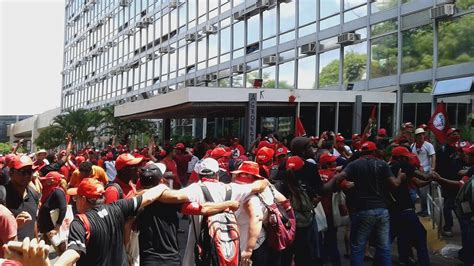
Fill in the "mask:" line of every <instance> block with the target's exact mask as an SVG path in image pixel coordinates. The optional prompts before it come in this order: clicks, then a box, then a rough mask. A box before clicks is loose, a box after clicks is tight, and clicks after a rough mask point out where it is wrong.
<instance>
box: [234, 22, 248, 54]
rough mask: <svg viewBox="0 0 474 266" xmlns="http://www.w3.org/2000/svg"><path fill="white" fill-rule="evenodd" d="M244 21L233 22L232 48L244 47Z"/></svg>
mask: <svg viewBox="0 0 474 266" xmlns="http://www.w3.org/2000/svg"><path fill="white" fill-rule="evenodd" d="M244 36H245V35H244V22H243V21H240V22H238V23H237V24H234V50H237V49H239V48H242V47H244V40H245V38H244Z"/></svg>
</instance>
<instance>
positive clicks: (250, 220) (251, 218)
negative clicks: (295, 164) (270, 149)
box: [232, 153, 286, 266]
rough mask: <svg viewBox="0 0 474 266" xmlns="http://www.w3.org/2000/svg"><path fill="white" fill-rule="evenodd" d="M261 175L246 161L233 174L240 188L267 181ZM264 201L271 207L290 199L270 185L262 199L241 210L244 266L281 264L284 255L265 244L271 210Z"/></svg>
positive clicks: (250, 202)
mask: <svg viewBox="0 0 474 266" xmlns="http://www.w3.org/2000/svg"><path fill="white" fill-rule="evenodd" d="M257 154H258V153H257ZM272 155H273V154H272ZM259 171H260V169H259V165H258V164H257V163H255V162H252V161H244V162H242V164H241V165H240V167H239V168H238V170H236V171H233V172H232V174H233V175H234V182H235V183H237V184H252V183H253V182H255V181H257V180H260V179H264V177H263V176H261V175H260V173H259ZM262 201H263V202H264V203H265V204H266V205H271V204H273V202H275V201H277V202H284V201H286V198H285V196H283V195H282V194H281V193H280V192H278V191H277V190H276V189H275V188H273V187H271V185H270V186H269V187H267V188H266V189H265V190H264V191H263V192H262V193H260V194H259V195H258V196H255V195H254V196H251V197H250V198H249V199H248V201H247V202H245V204H243V206H242V207H243V208H240V209H239V210H237V212H236V216H237V224H238V225H239V228H240V250H241V252H242V263H243V265H250V264H249V262H250V261H251V262H252V264H251V265H254V266H260V265H279V264H280V255H279V254H280V253H278V252H276V251H273V250H271V249H270V248H268V245H267V243H266V242H265V230H264V229H263V228H262V226H263V225H265V224H267V223H268V210H267V208H266V207H265V205H264V204H263V202H262Z"/></svg>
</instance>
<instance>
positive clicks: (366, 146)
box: [360, 141, 377, 151]
mask: <svg viewBox="0 0 474 266" xmlns="http://www.w3.org/2000/svg"><path fill="white" fill-rule="evenodd" d="M360 149H361V150H362V151H375V150H377V145H375V143H373V142H372V141H366V142H364V143H362V146H360Z"/></svg>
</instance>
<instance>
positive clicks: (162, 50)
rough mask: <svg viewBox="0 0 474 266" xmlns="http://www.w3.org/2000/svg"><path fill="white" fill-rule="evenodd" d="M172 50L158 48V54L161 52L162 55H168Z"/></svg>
mask: <svg viewBox="0 0 474 266" xmlns="http://www.w3.org/2000/svg"><path fill="white" fill-rule="evenodd" d="M170 50H171V49H170V48H169V47H160V48H158V52H160V54H167V53H169V52H170Z"/></svg>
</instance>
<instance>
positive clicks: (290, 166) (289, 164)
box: [286, 156, 304, 171]
mask: <svg viewBox="0 0 474 266" xmlns="http://www.w3.org/2000/svg"><path fill="white" fill-rule="evenodd" d="M303 165H304V161H303V159H301V157H299V156H290V157H289V158H288V160H287V161H286V170H293V171H298V170H300V169H301V168H302V167H303Z"/></svg>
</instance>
